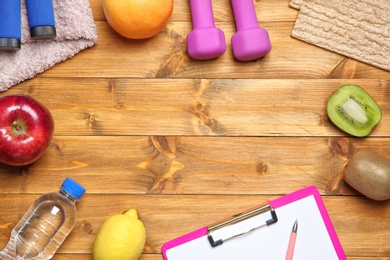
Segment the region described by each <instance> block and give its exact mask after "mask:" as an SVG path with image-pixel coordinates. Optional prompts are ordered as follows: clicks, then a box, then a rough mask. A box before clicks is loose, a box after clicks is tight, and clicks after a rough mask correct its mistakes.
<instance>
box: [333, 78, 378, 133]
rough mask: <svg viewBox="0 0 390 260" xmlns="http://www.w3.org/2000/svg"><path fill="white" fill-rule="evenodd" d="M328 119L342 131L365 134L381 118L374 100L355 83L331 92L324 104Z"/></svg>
mask: <svg viewBox="0 0 390 260" xmlns="http://www.w3.org/2000/svg"><path fill="white" fill-rule="evenodd" d="M326 110H327V113H328V116H329V118H330V120H331V121H332V122H333V123H334V124H335V125H336V126H337V127H339V128H340V129H341V130H343V131H344V132H346V133H348V134H351V135H353V136H357V137H363V136H367V135H368V134H369V133H370V132H371V130H372V128H373V127H374V126H375V125H376V124H378V123H379V122H380V121H381V119H382V111H381V109H380V108H379V106H378V104H377V103H376V102H375V100H374V99H373V98H372V97H371V96H370V95H369V94H368V93H367V92H366V91H365V90H364V89H362V88H361V87H359V86H357V85H344V86H342V87H340V88H339V89H338V90H337V91H336V92H335V93H333V94H332V95H331V96H330V97H329V99H328V103H327V106H326Z"/></svg>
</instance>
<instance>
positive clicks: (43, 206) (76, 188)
mask: <svg viewBox="0 0 390 260" xmlns="http://www.w3.org/2000/svg"><path fill="white" fill-rule="evenodd" d="M84 192H85V189H84V188H83V187H82V186H81V185H79V184H78V183H77V182H75V181H73V180H72V179H70V178H67V179H66V180H65V181H64V182H63V183H62V186H61V190H60V191H58V192H53V193H47V194H44V195H42V196H40V197H39V198H38V199H37V200H36V201H35V202H34V203H33V205H31V206H30V208H29V209H28V210H27V212H26V213H25V214H24V215H23V217H22V219H21V220H20V221H19V222H18V224H17V225H16V226H15V227H14V229H13V230H12V233H11V238H10V240H9V242H8V245H7V246H6V248H5V249H4V250H3V251H2V252H0V259H7V260H8V259H51V258H52V257H53V255H54V254H55V252H56V251H57V249H58V248H59V247H60V246H61V244H62V243H63V242H64V240H65V238H66V237H67V236H68V235H69V233H70V232H71V231H72V229H73V228H74V226H75V224H76V220H77V210H76V205H75V203H76V201H77V200H78V199H80V198H81V196H82V195H83V194H84Z"/></svg>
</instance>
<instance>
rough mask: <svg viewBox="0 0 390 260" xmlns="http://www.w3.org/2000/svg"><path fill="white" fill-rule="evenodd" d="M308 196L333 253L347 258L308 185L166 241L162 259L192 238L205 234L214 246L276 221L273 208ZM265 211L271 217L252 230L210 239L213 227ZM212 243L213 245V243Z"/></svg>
mask: <svg viewBox="0 0 390 260" xmlns="http://www.w3.org/2000/svg"><path fill="white" fill-rule="evenodd" d="M309 196H313V197H314V199H315V203H316V206H317V207H318V210H319V212H320V215H321V218H322V221H323V223H324V225H325V227H326V230H327V232H328V235H329V238H330V240H331V242H332V245H333V247H334V250H335V253H336V255H337V256H338V259H339V260H344V259H347V258H346V256H345V253H344V250H343V248H342V246H341V243H340V241H339V239H338V237H337V234H336V231H335V229H334V227H333V225H332V222H331V220H330V217H329V215H328V212H327V210H326V208H325V205H324V203H323V201H322V199H321V195H320V193H319V192H318V190H317V188H316V187H314V186H309V187H306V188H303V189H300V190H298V191H295V192H293V193H290V194H287V195H285V196H283V197H280V198H277V199H274V200H271V201H269V203H268V205H266V206H261V207H258V208H255V209H254V210H250V211H246V212H243V213H240V214H237V215H234V216H232V217H231V218H229V219H228V220H223V221H221V222H218V223H217V224H213V225H211V226H206V227H203V228H200V229H198V230H195V231H193V232H191V233H188V234H186V235H184V236H181V237H178V238H176V239H173V240H171V241H168V242H166V243H165V244H164V245H163V246H162V254H163V256H164V259H165V260H170V259H169V258H168V256H167V251H168V250H169V249H172V248H174V247H177V246H180V245H183V244H185V243H187V242H190V241H192V240H195V239H198V238H201V237H204V236H207V238H208V240H209V242H210V244H211V246H213V247H215V246H218V245H220V244H222V243H223V241H226V240H229V239H233V238H235V237H238V236H242V235H245V234H247V233H249V232H252V231H254V230H255V229H257V228H260V227H263V226H267V222H268V221H269V222H268V223H269V224H274V223H277V221H278V218H277V216H276V213H275V211H274V209H278V208H280V207H283V206H285V205H288V204H290V203H293V202H296V201H298V200H301V199H304V198H306V197H309ZM265 212H270V214H271V218H270V219H269V220H267V221H266V224H264V223H263V224H260V225H259V226H257V227H254V228H253V229H252V230H248V232H244V233H240V234H237V235H235V236H232V237H228V238H225V239H224V240H223V241H218V240H217V241H215V240H214V239H213V238H212V237H211V239H210V234H211V233H212V232H213V231H214V229H215V228H219V227H223V226H226V225H230V224H232V223H233V224H234V223H237V222H239V221H241V219H246V218H247V217H250V215H252V214H263V213H265ZM213 243H214V244H215V245H213Z"/></svg>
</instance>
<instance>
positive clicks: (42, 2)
mask: <svg viewBox="0 0 390 260" xmlns="http://www.w3.org/2000/svg"><path fill="white" fill-rule="evenodd" d="M0 1H1V0H0ZM26 8H27V16H28V24H29V27H30V35H31V38H32V39H34V40H46V39H53V38H54V37H56V27H55V19H54V9H53V2H52V0H26Z"/></svg>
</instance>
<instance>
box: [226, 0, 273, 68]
mask: <svg viewBox="0 0 390 260" xmlns="http://www.w3.org/2000/svg"><path fill="white" fill-rule="evenodd" d="M231 2H232V8H233V14H234V20H235V22H236V28H237V32H236V34H234V35H233V37H232V49H233V55H234V57H235V58H236V59H237V60H241V61H249V60H254V59H258V58H261V57H263V56H265V55H266V54H267V53H269V52H270V51H271V42H270V39H269V35H268V32H267V31H266V30H265V29H263V28H261V27H260V26H259V25H258V22H257V16H256V10H255V5H254V3H253V0H231Z"/></svg>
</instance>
